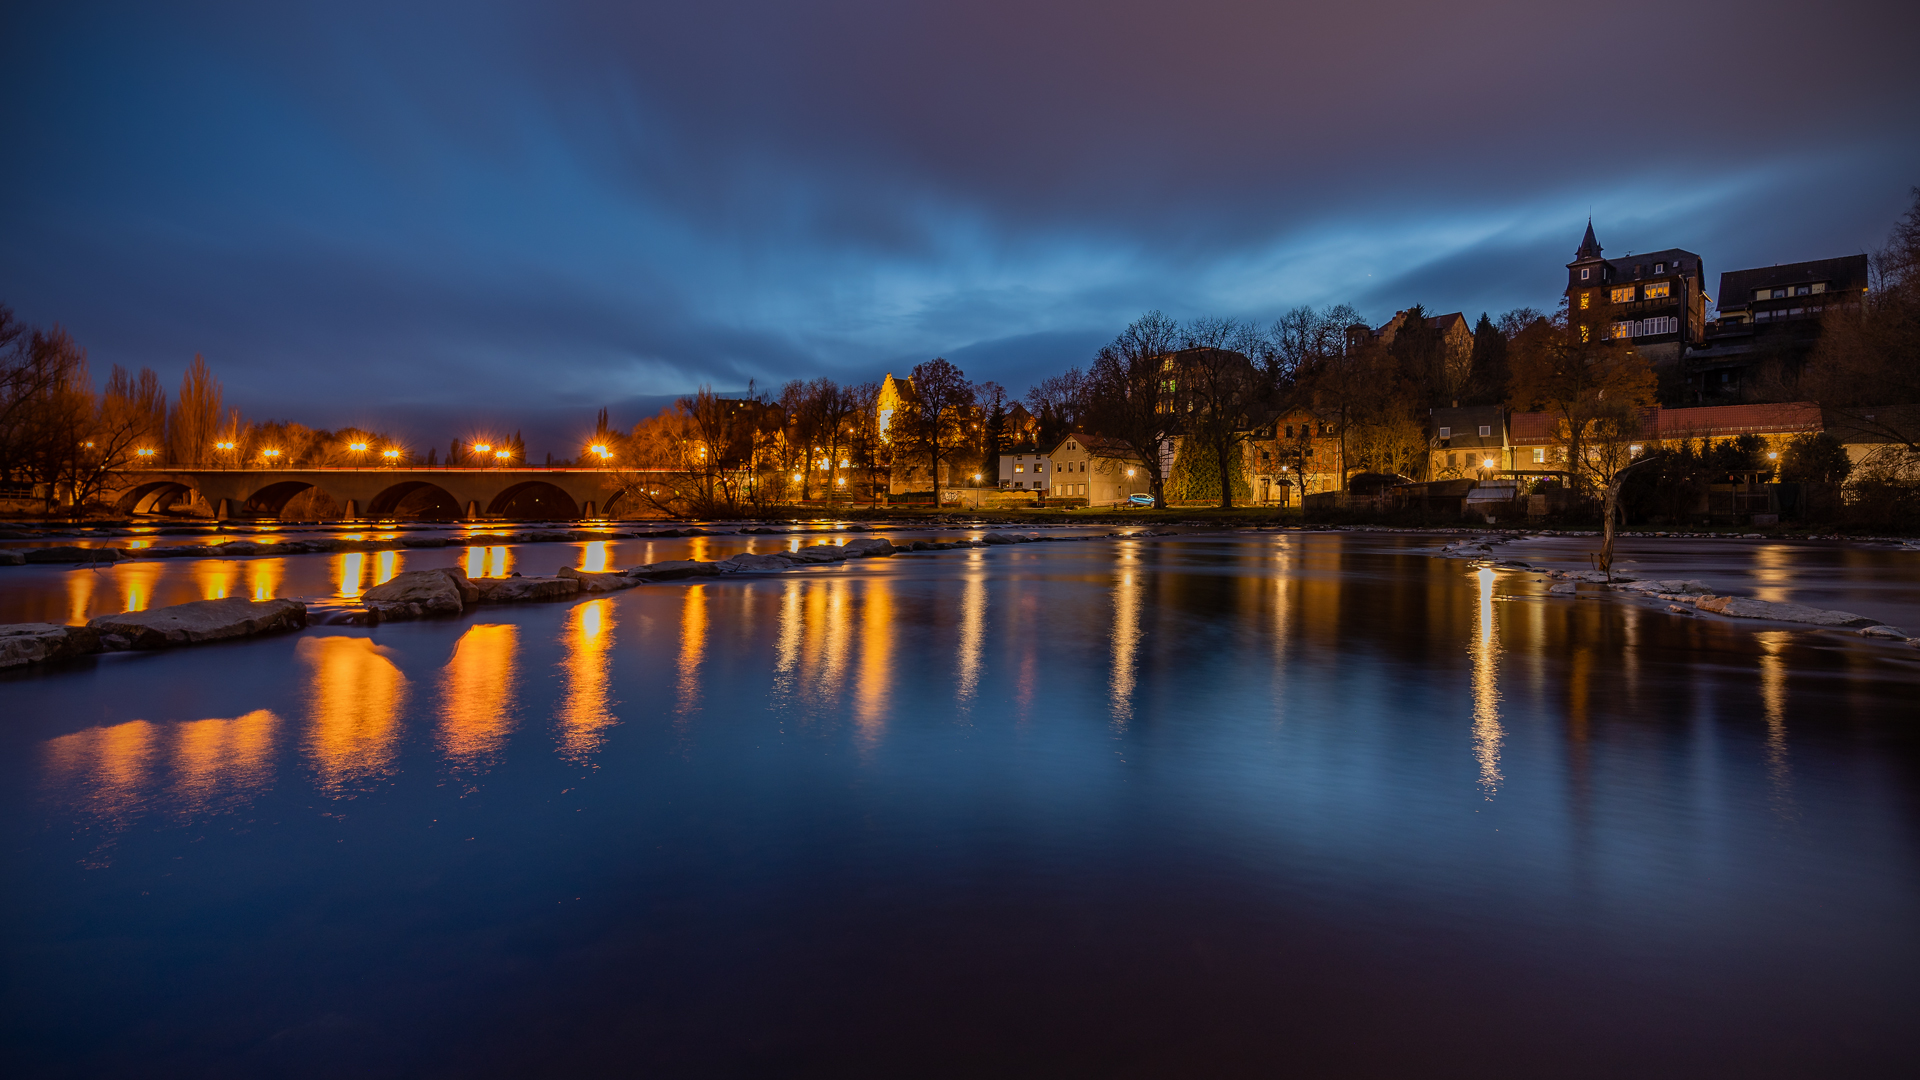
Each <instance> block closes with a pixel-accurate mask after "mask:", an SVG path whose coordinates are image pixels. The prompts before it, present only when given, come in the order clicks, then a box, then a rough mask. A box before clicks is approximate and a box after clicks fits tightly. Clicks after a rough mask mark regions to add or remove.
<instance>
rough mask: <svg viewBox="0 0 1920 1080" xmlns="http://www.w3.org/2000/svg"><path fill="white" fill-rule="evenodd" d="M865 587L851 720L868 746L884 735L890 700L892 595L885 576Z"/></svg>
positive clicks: (863, 742) (891, 681)
mask: <svg viewBox="0 0 1920 1080" xmlns="http://www.w3.org/2000/svg"><path fill="white" fill-rule="evenodd" d="M866 586H867V595H866V604H865V610H864V611H862V613H861V620H860V682H859V685H858V688H857V690H856V693H855V707H854V715H853V719H854V723H855V724H856V725H858V727H859V729H860V740H861V742H862V744H863V745H864V746H866V747H867V748H869V749H870V748H872V747H873V746H875V745H878V743H879V742H880V736H882V735H884V734H886V730H887V721H888V719H889V706H890V705H891V704H892V699H893V595H892V592H891V588H892V587H891V585H890V584H889V583H888V582H887V580H886V579H884V578H874V579H871V580H869V581H868V582H867V583H866Z"/></svg>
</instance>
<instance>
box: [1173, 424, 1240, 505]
mask: <svg viewBox="0 0 1920 1080" xmlns="http://www.w3.org/2000/svg"><path fill="white" fill-rule="evenodd" d="M1239 449H1240V448H1239V447H1235V448H1234V450H1235V454H1234V456H1235V457H1236V458H1237V457H1238V456H1239ZM1167 498H1168V499H1170V500H1173V501H1175V502H1208V503H1214V504H1218V503H1219V502H1220V469H1219V467H1218V466H1217V464H1216V463H1215V461H1214V459H1213V452H1212V451H1211V450H1209V449H1208V448H1207V447H1204V446H1201V445H1200V444H1199V443H1197V442H1194V441H1193V440H1192V439H1182V440H1180V452H1179V453H1178V454H1176V455H1174V459H1173V471H1172V472H1171V473H1169V474H1168V476H1167ZM1233 501H1234V503H1235V505H1239V504H1242V503H1247V502H1251V501H1253V488H1252V487H1250V486H1249V485H1248V484H1247V476H1246V473H1245V472H1244V471H1243V470H1240V469H1234V470H1233Z"/></svg>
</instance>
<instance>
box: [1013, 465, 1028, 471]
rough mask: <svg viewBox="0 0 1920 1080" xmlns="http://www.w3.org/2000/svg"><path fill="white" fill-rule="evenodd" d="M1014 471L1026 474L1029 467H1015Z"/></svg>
mask: <svg viewBox="0 0 1920 1080" xmlns="http://www.w3.org/2000/svg"><path fill="white" fill-rule="evenodd" d="M1013 471H1014V472H1026V471H1027V467H1026V466H1025V465H1015V466H1014V467H1013Z"/></svg>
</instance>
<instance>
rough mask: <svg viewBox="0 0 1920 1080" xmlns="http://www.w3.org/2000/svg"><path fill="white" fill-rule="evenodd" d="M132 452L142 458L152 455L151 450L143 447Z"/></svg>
mask: <svg viewBox="0 0 1920 1080" xmlns="http://www.w3.org/2000/svg"><path fill="white" fill-rule="evenodd" d="M134 453H136V454H138V455H140V456H141V457H143V458H150V457H152V456H153V451H152V450H149V449H146V448H145V447H142V448H140V449H138V450H135V451H134Z"/></svg>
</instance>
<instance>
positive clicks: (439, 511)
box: [367, 480, 463, 521]
mask: <svg viewBox="0 0 1920 1080" xmlns="http://www.w3.org/2000/svg"><path fill="white" fill-rule="evenodd" d="M367 512H368V513H370V514H373V515H374V516H376V517H400V518H427V519H430V520H442V521H445V520H454V519H457V518H460V517H461V516H463V511H462V510H461V508H460V500H458V499H456V498H454V497H453V494H452V493H451V492H449V491H448V490H447V489H446V488H443V487H441V486H440V485H439V484H435V483H433V482H431V481H427V480H407V481H403V482H401V483H398V484H395V485H393V486H392V487H389V488H387V489H386V490H384V491H382V492H380V494H378V495H375V496H374V497H373V498H371V499H369V500H367Z"/></svg>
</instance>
